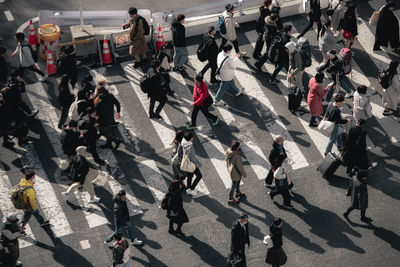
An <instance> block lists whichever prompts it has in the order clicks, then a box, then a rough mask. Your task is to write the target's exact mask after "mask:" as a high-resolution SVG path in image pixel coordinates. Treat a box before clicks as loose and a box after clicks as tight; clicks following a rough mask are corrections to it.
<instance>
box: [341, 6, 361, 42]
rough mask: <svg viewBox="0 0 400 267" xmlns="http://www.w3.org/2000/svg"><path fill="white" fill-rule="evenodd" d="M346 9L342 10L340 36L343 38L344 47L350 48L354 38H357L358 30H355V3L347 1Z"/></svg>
mask: <svg viewBox="0 0 400 267" xmlns="http://www.w3.org/2000/svg"><path fill="white" fill-rule="evenodd" d="M346 6H347V10H346V11H345V12H344V16H343V19H342V21H341V27H342V29H343V30H342V36H343V39H344V40H345V46H344V47H346V48H349V49H350V48H351V46H352V45H353V43H354V40H356V39H357V35H358V30H357V16H356V13H357V10H356V5H355V4H354V2H353V1H348V2H347V3H346Z"/></svg>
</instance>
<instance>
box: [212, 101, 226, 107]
mask: <svg viewBox="0 0 400 267" xmlns="http://www.w3.org/2000/svg"><path fill="white" fill-rule="evenodd" d="M225 105H226V104H225V102H223V101H222V100H220V101H214V106H225Z"/></svg>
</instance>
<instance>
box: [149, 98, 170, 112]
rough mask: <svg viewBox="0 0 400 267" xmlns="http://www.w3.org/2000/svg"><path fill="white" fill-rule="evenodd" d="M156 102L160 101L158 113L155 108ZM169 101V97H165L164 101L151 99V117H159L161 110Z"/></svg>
mask: <svg viewBox="0 0 400 267" xmlns="http://www.w3.org/2000/svg"><path fill="white" fill-rule="evenodd" d="M156 101H158V102H159V103H160V104H158V106H157V108H156V112H154V106H155V105H156ZM167 101H168V98H167V97H165V99H162V100H155V99H154V98H150V105H149V115H153V114H158V115H159V114H160V112H161V110H162V109H163V107H164V106H165V104H166V103H167Z"/></svg>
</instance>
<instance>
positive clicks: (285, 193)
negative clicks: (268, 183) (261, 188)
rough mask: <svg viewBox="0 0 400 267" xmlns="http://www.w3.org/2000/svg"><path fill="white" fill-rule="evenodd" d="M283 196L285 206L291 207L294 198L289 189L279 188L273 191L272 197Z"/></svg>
mask: <svg viewBox="0 0 400 267" xmlns="http://www.w3.org/2000/svg"><path fill="white" fill-rule="evenodd" d="M278 194H280V195H282V197H283V205H285V206H289V205H290V203H291V200H292V197H291V196H290V192H289V189H286V190H278V189H277V188H275V189H274V190H272V191H271V193H270V196H271V197H274V196H276V195H278Z"/></svg>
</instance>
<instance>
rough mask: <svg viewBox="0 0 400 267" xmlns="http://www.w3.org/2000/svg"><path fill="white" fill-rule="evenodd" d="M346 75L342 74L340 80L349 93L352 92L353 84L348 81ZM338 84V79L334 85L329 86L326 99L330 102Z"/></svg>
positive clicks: (341, 85)
mask: <svg viewBox="0 0 400 267" xmlns="http://www.w3.org/2000/svg"><path fill="white" fill-rule="evenodd" d="M345 77H346V76H344V75H343V76H342V77H341V78H340V80H339V82H340V87H342V88H343V89H344V90H345V91H346V92H347V93H349V94H350V93H351V85H350V84H349V83H348V81H347V79H346V78H345ZM335 85H336V79H335V80H334V81H333V85H332V86H331V87H330V88H329V90H328V93H327V94H326V97H325V101H326V102H330V101H331V98H332V95H333V93H334V92H335V88H334V86H335Z"/></svg>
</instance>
